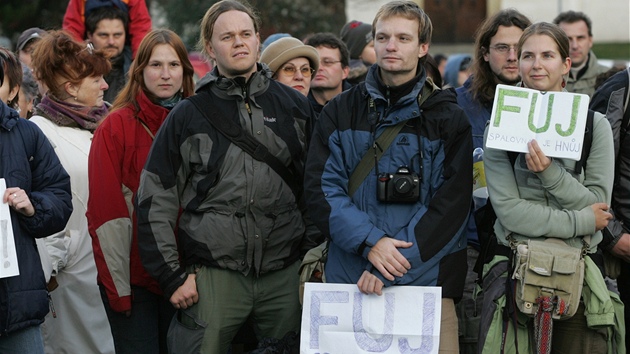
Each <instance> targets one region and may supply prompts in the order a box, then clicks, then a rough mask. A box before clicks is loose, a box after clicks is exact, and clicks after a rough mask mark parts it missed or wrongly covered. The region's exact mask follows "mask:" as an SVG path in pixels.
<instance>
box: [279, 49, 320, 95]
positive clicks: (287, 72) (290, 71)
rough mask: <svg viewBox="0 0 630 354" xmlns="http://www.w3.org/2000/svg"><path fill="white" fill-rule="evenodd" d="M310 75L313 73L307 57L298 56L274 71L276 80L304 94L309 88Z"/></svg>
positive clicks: (306, 93)
mask: <svg viewBox="0 0 630 354" xmlns="http://www.w3.org/2000/svg"><path fill="white" fill-rule="evenodd" d="M311 76H313V73H312V69H311V64H310V63H309V61H308V59H306V58H304V57H299V58H295V59H291V60H289V61H287V62H286V63H284V64H283V65H282V66H281V67H280V69H278V72H277V73H276V80H277V81H278V82H281V83H283V84H285V85H287V86H291V87H292V88H294V89H295V90H298V91H299V92H300V93H302V94H303V95H304V96H306V95H308V90H310V89H311Z"/></svg>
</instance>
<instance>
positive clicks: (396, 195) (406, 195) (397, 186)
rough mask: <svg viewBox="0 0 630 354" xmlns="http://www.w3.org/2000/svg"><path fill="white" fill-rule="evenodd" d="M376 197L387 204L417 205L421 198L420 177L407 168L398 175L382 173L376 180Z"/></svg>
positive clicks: (403, 168)
mask: <svg viewBox="0 0 630 354" xmlns="http://www.w3.org/2000/svg"><path fill="white" fill-rule="evenodd" d="M376 197H377V198H378V201H379V202H385V203H415V202H417V201H418V199H419V198H420V177H419V176H418V174H416V173H413V172H411V171H410V170H409V168H408V167H407V166H401V167H399V168H398V170H397V171H396V173H394V174H390V173H387V172H383V173H380V174H379V175H378V178H377V180H376Z"/></svg>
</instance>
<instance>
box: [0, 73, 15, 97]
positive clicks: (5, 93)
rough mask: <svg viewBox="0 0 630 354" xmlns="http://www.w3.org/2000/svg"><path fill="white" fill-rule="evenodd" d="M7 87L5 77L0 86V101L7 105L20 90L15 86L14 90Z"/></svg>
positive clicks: (7, 83)
mask: <svg viewBox="0 0 630 354" xmlns="http://www.w3.org/2000/svg"><path fill="white" fill-rule="evenodd" d="M9 86H10V84H9V78H7V77H6V76H5V77H4V82H3V83H2V86H0V101H2V102H4V103H8V102H9V101H11V100H12V99H13V98H14V97H15V95H16V94H17V93H18V91H19V90H20V88H19V87H17V86H16V87H14V88H11V87H9Z"/></svg>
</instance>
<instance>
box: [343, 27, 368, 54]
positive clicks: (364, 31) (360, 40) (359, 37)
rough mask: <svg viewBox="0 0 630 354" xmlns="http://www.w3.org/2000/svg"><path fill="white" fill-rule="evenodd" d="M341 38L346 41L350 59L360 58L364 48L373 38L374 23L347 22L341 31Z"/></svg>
mask: <svg viewBox="0 0 630 354" xmlns="http://www.w3.org/2000/svg"><path fill="white" fill-rule="evenodd" d="M340 35H341V40H342V41H344V43H346V46H347V47H348V51H349V52H350V59H359V57H360V56H361V53H362V52H363V48H365V46H366V45H367V44H368V43H370V41H371V40H372V25H370V24H367V23H363V22H361V21H350V22H348V23H346V24H345V25H344V26H343V28H342V29H341V32H340Z"/></svg>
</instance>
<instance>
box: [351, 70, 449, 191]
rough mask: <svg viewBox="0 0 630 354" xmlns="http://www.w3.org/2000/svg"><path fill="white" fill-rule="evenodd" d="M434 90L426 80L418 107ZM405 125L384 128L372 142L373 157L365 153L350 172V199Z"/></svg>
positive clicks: (370, 100) (401, 123)
mask: <svg viewBox="0 0 630 354" xmlns="http://www.w3.org/2000/svg"><path fill="white" fill-rule="evenodd" d="M435 88H437V86H435V84H434V83H433V80H430V79H429V78H427V81H426V83H425V85H424V86H423V87H422V91H421V94H420V95H418V106H419V107H420V106H422V104H423V103H424V101H426V100H427V98H429V96H431V93H432V92H433V91H434V89H435ZM438 89H439V88H438ZM368 104H369V105H370V106H371V105H373V104H374V101H373V100H372V98H371V97H370V98H369V103H368ZM405 124H406V121H403V122H400V123H398V124H396V125H390V126H389V127H387V128H385V130H384V131H383V133H381V135H380V136H379V137H378V139H376V141H375V142H374V145H373V147H374V155H371V154H369V153H367V152H366V153H365V155H363V158H362V159H361V161H359V164H358V165H357V167H356V168H355V169H354V172H352V175H351V176H350V179H349V180H348V196H350V197H352V195H353V194H354V193H355V192H356V191H357V189H359V186H360V185H361V184H362V183H363V181H364V180H365V179H366V178H367V176H368V175H369V174H370V171H372V169H373V168H374V165H375V163H376V162H377V161H378V160H380V159H381V157H382V156H383V154H384V153H385V151H386V150H387V149H388V148H389V146H390V145H391V144H392V142H393V141H394V139H395V138H396V136H397V135H398V133H399V132H400V130H401V129H402V128H403V126H404V125H405Z"/></svg>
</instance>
